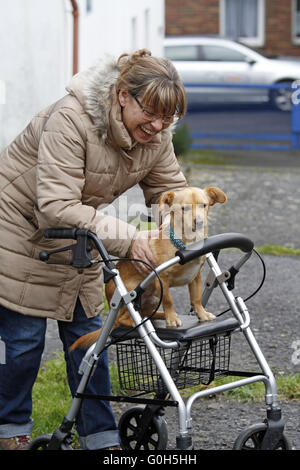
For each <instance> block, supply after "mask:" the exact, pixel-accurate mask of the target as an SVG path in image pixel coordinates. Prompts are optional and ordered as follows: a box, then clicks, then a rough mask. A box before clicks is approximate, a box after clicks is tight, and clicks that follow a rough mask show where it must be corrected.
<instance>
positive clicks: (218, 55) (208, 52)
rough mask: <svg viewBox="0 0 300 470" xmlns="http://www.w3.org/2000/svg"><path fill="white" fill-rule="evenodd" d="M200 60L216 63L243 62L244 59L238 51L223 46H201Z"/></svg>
mask: <svg viewBox="0 0 300 470" xmlns="http://www.w3.org/2000/svg"><path fill="white" fill-rule="evenodd" d="M202 55H203V58H202V60H209V61H218V62H245V60H246V57H245V55H244V54H241V53H240V52H239V51H235V50H234V49H229V48H228V47H223V46H202Z"/></svg>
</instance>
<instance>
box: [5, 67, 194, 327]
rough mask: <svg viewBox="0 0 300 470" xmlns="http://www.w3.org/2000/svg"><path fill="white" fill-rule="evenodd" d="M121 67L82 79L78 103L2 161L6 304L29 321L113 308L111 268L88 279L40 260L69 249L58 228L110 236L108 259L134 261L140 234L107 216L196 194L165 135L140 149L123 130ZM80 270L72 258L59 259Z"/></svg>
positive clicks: (58, 107)
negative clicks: (129, 193)
mask: <svg viewBox="0 0 300 470" xmlns="http://www.w3.org/2000/svg"><path fill="white" fill-rule="evenodd" d="M117 77H118V68H117V66H116V64H115V62H112V61H109V62H105V63H102V64H99V65H98V66H96V67H93V68H91V69H89V70H88V71H85V72H82V73H79V74H78V75H76V76H75V77H73V79H72V81H71V84H70V85H69V87H68V88H67V91H68V94H67V95H66V96H65V97H64V98H62V99H61V100H59V101H58V102H56V103H55V104H54V105H53V106H50V107H48V108H47V109H46V110H44V111H42V112H41V113H39V114H38V115H37V116H36V117H34V118H33V119H32V121H31V122H30V123H29V125H28V126H27V128H26V129H25V130H24V131H23V132H22V133H21V134H20V135H19V136H18V137H17V138H16V139H15V140H14V141H13V142H12V143H11V144H10V145H9V146H8V147H7V148H6V149H5V150H4V151H3V152H2V153H1V154H0V220H1V225H0V304H1V305H3V306H5V307H7V308H9V309H11V310H14V311H17V312H20V313H22V314H25V315H33V316H39V317H52V318H55V319H58V320H65V321H71V320H72V315H73V310H74V306H75V303H76V299H77V296H79V297H80V300H81V302H82V305H83V307H84V309H85V311H86V314H87V316H88V317H92V316H95V315H96V314H98V313H99V312H100V311H101V309H102V308H103V304H102V274H101V265H94V266H93V267H91V268H88V269H85V270H84V272H83V273H79V272H78V271H77V270H76V269H74V268H72V267H70V266H62V265H52V264H50V265H47V264H45V263H43V262H41V261H40V260H39V252H40V251H41V250H43V249H48V250H51V249H56V248H58V247H62V246H65V245H68V244H70V243H69V240H47V239H45V238H44V237H43V230H44V229H45V228H48V227H80V228H87V229H89V230H92V231H93V232H95V233H97V234H98V236H99V237H100V238H101V237H103V236H105V237H106V238H105V240H104V244H105V246H106V248H107V250H108V251H109V252H110V253H111V254H113V255H117V256H125V255H126V254H127V252H128V250H129V248H130V244H131V242H132V238H133V236H134V234H135V227H134V226H132V225H129V224H127V223H125V222H120V224H119V229H118V230H119V233H118V234H117V235H116V236H115V237H114V238H107V230H108V228H109V227H111V226H112V225H113V224H114V222H115V219H114V218H113V217H112V216H109V215H105V214H103V213H101V211H99V210H97V208H99V206H101V205H103V204H108V203H111V202H112V201H113V200H114V199H116V198H117V197H118V196H119V195H121V194H122V193H123V192H124V191H126V190H127V189H128V188H130V187H132V186H134V185H135V184H136V183H139V184H140V185H141V187H142V189H143V191H144V195H145V200H146V203H147V205H150V204H153V203H157V202H158V199H159V197H160V195H161V193H162V192H164V191H165V190H167V189H173V188H180V187H183V186H186V181H185V178H184V176H183V174H182V173H181V171H180V168H179V165H178V163H177V160H176V157H175V155H174V151H173V146H172V143H171V138H172V137H171V133H170V131H168V130H167V131H163V132H161V133H160V134H159V135H158V136H156V137H155V138H153V141H152V142H151V143H148V144H147V145H140V144H137V145H133V143H132V141H131V138H130V136H129V134H128V133H127V131H126V128H125V127H124V125H123V123H122V120H121V109H120V106H119V104H118V103H117V98H116V91H115V83H116V80H117ZM56 261H60V262H62V261H70V252H68V253H66V254H58V255H56Z"/></svg>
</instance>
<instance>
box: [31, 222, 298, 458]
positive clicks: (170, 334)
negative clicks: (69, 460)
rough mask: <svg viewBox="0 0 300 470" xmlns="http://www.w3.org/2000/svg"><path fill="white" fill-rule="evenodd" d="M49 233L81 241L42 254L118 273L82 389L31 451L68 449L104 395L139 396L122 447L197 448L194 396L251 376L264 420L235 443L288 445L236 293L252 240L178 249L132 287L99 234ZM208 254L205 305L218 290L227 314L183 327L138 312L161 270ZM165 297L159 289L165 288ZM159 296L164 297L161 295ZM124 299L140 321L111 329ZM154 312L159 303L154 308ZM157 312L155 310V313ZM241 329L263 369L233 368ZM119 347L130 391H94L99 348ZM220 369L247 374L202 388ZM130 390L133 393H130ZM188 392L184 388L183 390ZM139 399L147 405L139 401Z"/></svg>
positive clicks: (125, 417)
mask: <svg viewBox="0 0 300 470" xmlns="http://www.w3.org/2000/svg"><path fill="white" fill-rule="evenodd" d="M44 235H45V237H46V238H60V239H72V240H75V241H76V242H75V243H74V242H73V244H72V245H70V246H67V247H65V248H63V249H59V250H53V251H49V252H46V251H43V252H41V253H40V259H41V260H42V261H44V262H51V261H49V258H50V257H51V255H52V254H53V253H57V252H59V251H66V250H71V251H72V262H71V265H72V266H73V267H74V268H77V269H85V268H88V267H90V266H92V265H93V264H94V263H99V262H101V263H103V275H104V282H105V283H106V282H108V281H109V280H111V279H112V280H113V282H114V284H115V292H114V295H113V297H112V299H111V302H110V308H109V312H108V314H107V317H106V320H105V323H104V326H103V328H102V332H101V334H100V336H99V338H98V340H97V342H96V343H95V344H94V345H92V346H91V347H90V348H89V349H88V350H87V352H86V354H85V356H84V358H83V360H82V362H81V365H80V369H79V373H80V374H81V375H82V377H81V380H80V383H79V385H78V388H77V392H76V394H75V396H74V397H73V400H72V403H71V406H70V408H69V410H68V412H67V414H66V416H65V417H64V419H63V422H62V424H61V425H60V426H59V427H58V428H57V429H56V430H55V431H54V432H53V434H47V435H43V436H39V437H37V438H36V439H34V440H33V441H32V442H31V444H30V445H29V448H28V449H29V450H38V449H42V450H71V449H72V445H71V444H72V438H73V434H74V431H73V427H74V425H75V424H76V418H77V416H78V413H79V410H80V406H81V403H82V400H84V399H101V400H110V401H119V402H122V403H123V402H128V403H134V404H135V405H139V406H134V407H133V408H129V409H127V410H126V411H125V412H124V413H123V414H122V415H121V417H120V420H119V426H118V427H119V433H120V439H121V447H122V449H124V450H163V449H172V448H173V449H176V450H193V449H194V444H193V439H192V424H193V423H192V407H193V404H194V402H195V401H196V400H199V399H200V398H204V397H207V396H209V395H214V394H217V393H222V392H225V391H227V390H231V389H234V388H238V387H243V386H245V385H249V384H251V383H254V382H263V384H264V386H265V402H266V418H265V420H264V421H263V422H261V423H259V424H254V425H252V426H250V427H248V428H246V429H244V430H243V431H242V432H241V433H240V434H239V435H238V436H237V438H236V441H235V442H234V445H233V449H237V450H239V449H247V450H248V449H251V450H252V449H253V450H258V449H259V450H274V449H282V450H287V449H290V443H289V442H288V440H287V438H286V436H285V435H284V433H283V431H284V420H283V418H282V416H281V409H280V406H279V404H278V397H277V386H276V380H275V377H274V375H273V373H272V371H271V369H270V367H269V365H268V363H267V361H266V359H265V357H264V355H263V353H262V351H261V349H260V347H259V345H258V343H257V341H256V339H255V337H254V335H253V333H252V331H251V328H250V315H249V312H248V309H247V306H246V304H245V302H244V300H243V299H242V298H241V297H235V296H234V295H233V289H234V286H235V282H234V281H235V277H236V275H237V274H238V272H239V271H240V269H241V268H242V266H243V265H244V264H245V263H246V262H247V260H248V259H249V258H250V256H251V254H252V252H253V250H254V245H253V242H252V241H251V240H250V239H249V238H247V237H245V236H244V235H242V234H239V233H224V234H219V235H214V236H211V237H208V238H207V239H205V240H204V241H201V242H197V243H194V244H191V245H189V246H188V247H187V248H186V249H182V250H178V251H177V252H176V255H175V257H173V258H172V259H170V260H168V261H166V262H164V263H162V264H161V265H159V266H158V267H157V268H155V269H153V271H152V272H151V273H150V274H149V275H148V276H147V277H146V278H145V279H144V280H143V281H142V282H141V283H140V284H139V285H138V286H136V288H135V289H134V290H132V291H131V292H128V291H127V289H126V287H125V284H124V282H123V280H122V278H121V277H120V274H119V272H118V270H117V268H116V265H115V262H114V261H116V260H113V259H112V258H111V257H110V256H109V255H108V253H107V251H106V249H105V247H104V245H103V243H102V241H101V240H100V239H99V238H98V237H97V236H96V235H95V234H94V233H92V232H90V231H89V230H84V229H77V228H72V229H69V228H68V229H62V228H58V229H47V230H46V231H45V232H44ZM92 248H96V249H97V251H98V252H99V255H100V258H99V257H97V259H92V256H91V249H92ZM227 248H236V249H239V250H241V252H242V254H241V257H240V258H239V260H238V262H237V263H235V264H234V265H233V266H231V268H230V269H228V270H225V271H222V270H221V268H220V266H219V264H218V255H219V252H220V251H221V250H224V249H227ZM200 256H205V258H206V263H207V265H208V275H207V278H206V281H205V284H204V285H205V289H204V291H203V306H204V307H205V305H206V304H207V302H208V299H209V298H210V296H211V294H212V292H213V291H214V289H216V288H219V289H221V291H222V293H223V295H224V297H225V299H226V302H227V304H228V307H229V308H228V310H229V311H230V314H229V316H228V317H226V318H223V317H217V318H216V320H215V321H210V322H200V321H199V320H198V318H197V317H195V316H193V315H180V319H181V321H182V326H180V327H177V328H174V327H166V326H165V322H164V321H162V320H155V321H152V320H151V316H150V317H148V318H142V317H141V315H140V313H139V306H140V301H141V296H142V295H143V292H144V291H145V289H146V288H147V286H148V285H149V284H150V283H151V282H152V281H153V280H154V279H155V277H158V278H159V274H160V273H161V272H162V271H164V270H166V269H168V268H170V267H171V266H173V265H175V264H176V263H179V264H182V265H183V264H185V263H188V262H189V261H191V260H193V259H195V258H196V257H200ZM161 299H162V293H161ZM161 299H160V300H161ZM124 305H126V307H127V309H128V312H129V313H130V315H131V318H132V319H133V321H134V324H135V327H133V328H132V327H126V328H125V327H118V328H116V329H113V330H112V327H113V325H114V322H115V319H116V317H117V315H118V312H119V310H120V308H121V307H123V306H124ZM155 311H157V309H156V310H155ZM154 313H155V312H154ZM237 333H242V335H243V337H244V339H245V341H246V342H247V343H248V345H249V347H250V349H251V351H252V353H253V355H254V357H255V359H256V361H257V364H258V365H259V367H260V372H258V373H252V372H246V371H245V372H241V371H238V372H235V371H232V370H230V368H229V362H230V348H231V336H232V335H233V334H237ZM112 346H114V347H115V348H116V356H117V366H118V374H119V382H120V387H121V389H122V390H124V391H125V392H127V395H128V396H127V395H125V394H124V395H120V396H104V395H89V394H87V393H86V388H87V385H88V383H89V381H90V379H91V377H92V375H93V371H94V370H95V368H96V367H97V363H98V360H99V357H100V354H101V352H102V351H103V350H104V349H106V348H108V347H112ZM218 376H236V377H242V378H239V379H238V380H235V381H234V382H231V383H226V384H222V385H216V386H212V387H208V388H204V387H203V384H205V385H208V384H210V383H211V382H212V381H213V380H214V379H215V378H216V377H218ZM200 384H201V385H202V387H201V390H200V391H196V392H194V393H192V394H191V395H190V396H189V397H188V398H187V399H185V400H184V399H183V398H182V396H181V394H180V390H183V389H188V387H190V386H193V390H194V389H195V387H194V386H195V385H200ZM128 392H130V393H128ZM185 392H186V390H185ZM141 405H142V406H141ZM166 406H172V407H174V408H175V409H176V411H177V414H178V431H177V436H176V443H175V445H174V444H173V447H172V446H169V447H168V429H167V424H166V421H165V420H164V418H163V414H164V408H165V407H166Z"/></svg>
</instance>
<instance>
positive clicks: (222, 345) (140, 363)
mask: <svg viewBox="0 0 300 470" xmlns="http://www.w3.org/2000/svg"><path fill="white" fill-rule="evenodd" d="M230 343H231V336H230V333H225V334H222V335H215V336H212V337H209V338H201V339H198V340H197V339H196V340H193V341H192V342H185V343H181V346H180V348H179V349H176V350H175V349H165V348H161V347H157V350H158V352H159V354H160V355H161V357H162V359H163V361H164V363H165V364H166V367H167V368H168V370H169V372H170V375H171V376H172V378H173V380H174V382H175V384H176V386H177V388H178V389H179V390H180V389H181V390H182V389H184V388H186V387H190V386H193V385H199V384H205V385H208V384H209V383H210V382H212V381H213V380H214V378H215V377H216V376H220V375H227V373H228V370H229V361H230ZM117 364H118V371H119V382H120V387H121V389H123V390H132V391H141V392H146V393H149V392H155V393H164V392H166V391H167V388H166V386H165V383H164V382H163V380H162V378H161V376H160V373H159V370H158V369H157V367H156V365H155V362H154V361H153V359H152V357H151V355H150V353H149V351H148V349H147V347H146V345H145V343H144V342H143V341H142V340H140V339H131V340H128V341H126V342H122V343H118V344H117Z"/></svg>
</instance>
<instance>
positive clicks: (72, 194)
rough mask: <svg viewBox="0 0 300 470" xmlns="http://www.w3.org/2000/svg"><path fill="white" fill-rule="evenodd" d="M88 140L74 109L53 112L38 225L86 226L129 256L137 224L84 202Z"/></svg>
mask: <svg viewBox="0 0 300 470" xmlns="http://www.w3.org/2000/svg"><path fill="white" fill-rule="evenodd" d="M85 142H86V136H85V129H84V126H83V124H82V122H81V119H80V116H78V114H77V113H75V111H73V110H72V109H70V108H67V109H65V108H64V109H60V110H58V111H56V112H54V113H53V114H52V115H51V117H50V118H49V120H48V122H47V125H46V126H45V129H44V131H43V133H42V136H41V139H40V143H39V151H38V163H37V181H36V184H37V210H36V216H37V220H38V223H39V228H40V229H45V228H48V227H79V228H86V229H89V230H91V231H93V232H94V233H96V234H97V235H98V237H99V238H101V239H102V240H103V243H104V245H105V247H106V249H107V250H108V251H109V252H110V253H112V254H113V255H117V256H121V257H122V256H126V254H127V253H128V250H129V248H130V245H131V242H132V238H133V237H134V235H135V233H136V229H135V227H134V226H132V225H129V224H127V223H126V222H123V221H121V220H119V219H116V218H114V217H112V216H110V215H104V214H102V213H100V212H99V211H97V210H96V209H95V208H94V207H92V206H88V205H85V204H83V202H82V192H83V188H84V185H85V149H86V143H85Z"/></svg>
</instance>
